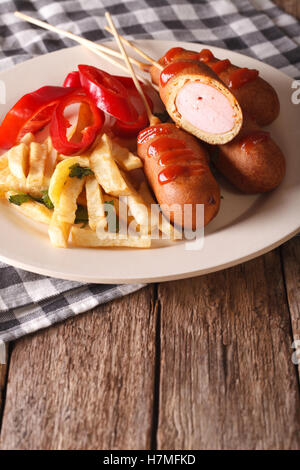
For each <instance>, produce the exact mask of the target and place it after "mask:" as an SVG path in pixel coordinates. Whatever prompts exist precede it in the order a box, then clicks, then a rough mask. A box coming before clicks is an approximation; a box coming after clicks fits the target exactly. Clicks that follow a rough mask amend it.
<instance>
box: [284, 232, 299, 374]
mask: <svg viewBox="0 0 300 470" xmlns="http://www.w3.org/2000/svg"><path fill="white" fill-rule="evenodd" d="M281 253H282V259H283V269H284V275H285V283H286V292H287V297H288V302H289V309H290V316H291V325H292V330H293V337H294V349H293V351H294V363H295V365H296V362H298V372H299V376H300V237H295V238H293V240H290V241H289V242H287V243H285V244H284V245H283V246H282V247H281Z"/></svg>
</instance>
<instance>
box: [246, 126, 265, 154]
mask: <svg viewBox="0 0 300 470" xmlns="http://www.w3.org/2000/svg"><path fill="white" fill-rule="evenodd" d="M269 138H270V132H265V131H254V132H250V134H247V135H246V136H245V137H242V138H241V140H240V143H241V149H242V150H245V152H246V153H249V152H251V150H253V148H254V147H255V145H256V144H260V143H262V142H265V141H266V140H268V139H269Z"/></svg>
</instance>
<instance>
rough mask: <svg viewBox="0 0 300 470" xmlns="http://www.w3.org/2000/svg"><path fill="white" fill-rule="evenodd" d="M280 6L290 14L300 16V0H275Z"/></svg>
mask: <svg viewBox="0 0 300 470" xmlns="http://www.w3.org/2000/svg"><path fill="white" fill-rule="evenodd" d="M273 1H274V3H276V4H277V5H278V6H279V7H280V8H282V9H283V10H285V11H286V12H287V13H289V14H290V15H294V16H296V17H297V18H300V2H299V0H273Z"/></svg>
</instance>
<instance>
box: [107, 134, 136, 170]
mask: <svg viewBox="0 0 300 470" xmlns="http://www.w3.org/2000/svg"><path fill="white" fill-rule="evenodd" d="M110 146H111V154H112V157H113V158H114V160H115V161H116V162H117V163H118V165H119V166H120V167H121V168H122V169H123V170H126V171H130V170H135V169H136V168H143V162H142V160H141V159H140V158H139V157H138V156H137V155H134V153H132V152H130V150H128V149H127V148H125V147H121V145H119V144H118V143H117V142H116V141H115V140H114V139H110Z"/></svg>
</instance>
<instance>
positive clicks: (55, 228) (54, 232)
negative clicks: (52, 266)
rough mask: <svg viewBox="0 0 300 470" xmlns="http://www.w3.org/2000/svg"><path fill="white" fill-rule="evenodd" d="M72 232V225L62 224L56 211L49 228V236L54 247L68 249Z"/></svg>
mask: <svg viewBox="0 0 300 470" xmlns="http://www.w3.org/2000/svg"><path fill="white" fill-rule="evenodd" d="M70 230H71V224H68V223H66V222H62V221H61V220H60V219H59V218H58V216H57V213H56V211H55V210H54V213H53V215H52V218H51V221H50V225H49V228H48V234H49V238H50V241H51V243H52V245H53V246H55V247H57V248H67V246H68V239H69V235H70Z"/></svg>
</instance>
